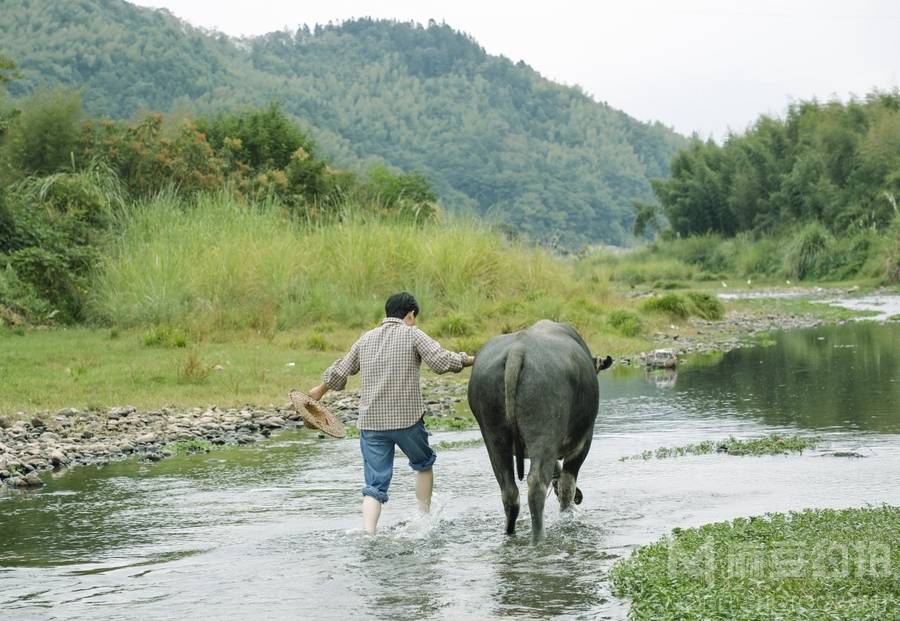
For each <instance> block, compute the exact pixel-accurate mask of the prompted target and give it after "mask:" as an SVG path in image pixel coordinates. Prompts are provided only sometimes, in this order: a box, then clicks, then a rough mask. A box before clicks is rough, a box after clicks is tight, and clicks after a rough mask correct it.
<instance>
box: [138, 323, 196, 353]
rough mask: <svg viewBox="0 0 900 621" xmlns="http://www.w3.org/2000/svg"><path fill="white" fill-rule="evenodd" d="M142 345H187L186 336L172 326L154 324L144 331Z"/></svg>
mask: <svg viewBox="0 0 900 621" xmlns="http://www.w3.org/2000/svg"><path fill="white" fill-rule="evenodd" d="M143 340H144V345H145V346H147V347H177V348H184V347H187V343H188V340H187V336H185V334H184V333H183V332H182V331H181V330H179V329H178V328H174V327H172V326H167V325H162V326H154V327H152V328H150V329H149V330H147V331H146V332H144V337H143Z"/></svg>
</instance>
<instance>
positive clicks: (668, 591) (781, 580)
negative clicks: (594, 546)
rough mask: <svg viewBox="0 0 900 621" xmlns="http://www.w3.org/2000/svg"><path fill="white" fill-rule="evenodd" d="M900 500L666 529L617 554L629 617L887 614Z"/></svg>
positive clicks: (898, 555)
mask: <svg viewBox="0 0 900 621" xmlns="http://www.w3.org/2000/svg"><path fill="white" fill-rule="evenodd" d="M897 532H900V507H891V506H887V505H885V506H881V507H866V508H860V509H843V510H833V509H806V510H804V511H798V512H791V513H788V514H782V513H773V514H767V515H765V516H761V517H751V518H738V519H736V520H733V521H730V522H719V523H715V524H707V525H705V526H701V527H699V528H689V529H684V530H682V529H678V528H676V529H674V530H673V531H672V535H671V536H667V537H663V538H662V539H661V540H659V541H657V542H656V543H653V544H651V545H648V546H644V547H642V548H639V549H638V550H637V551H636V552H634V553H633V554H632V555H631V556H630V557H629V558H627V559H624V560H622V561H619V562H618V563H617V564H616V565H615V566H614V567H613V568H612V571H611V572H610V579H611V582H612V586H613V593H614V594H615V595H617V596H619V597H627V598H629V599H630V600H631V609H630V611H629V615H628V616H629V619H634V620H645V619H646V620H649V619H653V620H656V619H691V620H698V621H699V620H700V619H741V620H742V621H764V620H765V621H768V620H769V619H873V620H875V619H891V618H895V615H896V611H897V610H900V588H898V582H897V578H896V576H897V575H898V572H900V546H897V545H896V533H897Z"/></svg>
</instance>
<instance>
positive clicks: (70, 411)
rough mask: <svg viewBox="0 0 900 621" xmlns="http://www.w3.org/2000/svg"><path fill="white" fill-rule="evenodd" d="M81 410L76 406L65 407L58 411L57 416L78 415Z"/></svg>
mask: <svg viewBox="0 0 900 621" xmlns="http://www.w3.org/2000/svg"><path fill="white" fill-rule="evenodd" d="M78 414H80V412H79V411H78V410H77V409H75V408H63V409H61V410H58V411H57V412H56V415H57V416H77V415H78Z"/></svg>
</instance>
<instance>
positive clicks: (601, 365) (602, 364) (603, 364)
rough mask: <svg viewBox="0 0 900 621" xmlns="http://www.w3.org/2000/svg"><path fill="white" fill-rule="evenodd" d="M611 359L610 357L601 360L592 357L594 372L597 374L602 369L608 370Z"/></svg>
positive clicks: (598, 357) (597, 357)
mask: <svg viewBox="0 0 900 621" xmlns="http://www.w3.org/2000/svg"><path fill="white" fill-rule="evenodd" d="M612 363H613V359H612V357H611V356H607V357H606V358H601V357H600V356H594V370H595V371H596V372H597V373H599V372H600V371H602V370H604V369H608V368H609V367H611V366H612Z"/></svg>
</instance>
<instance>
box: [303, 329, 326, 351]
mask: <svg viewBox="0 0 900 621" xmlns="http://www.w3.org/2000/svg"><path fill="white" fill-rule="evenodd" d="M305 345H306V348H307V349H311V350H313V351H328V350H329V349H332V347H331V343H329V342H328V340H327V339H326V338H325V337H324V336H322V335H321V334H318V333H314V334H310V335H309V336H308V337H306V341H305Z"/></svg>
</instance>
